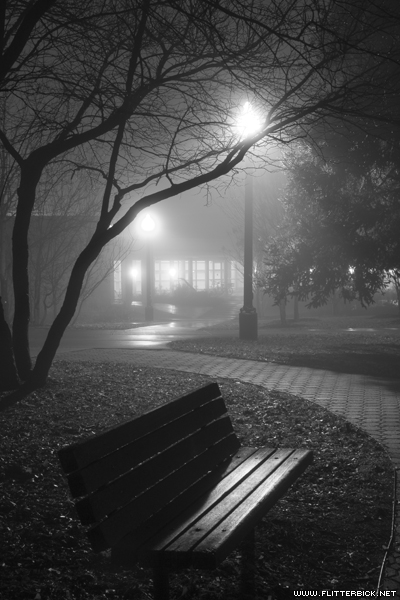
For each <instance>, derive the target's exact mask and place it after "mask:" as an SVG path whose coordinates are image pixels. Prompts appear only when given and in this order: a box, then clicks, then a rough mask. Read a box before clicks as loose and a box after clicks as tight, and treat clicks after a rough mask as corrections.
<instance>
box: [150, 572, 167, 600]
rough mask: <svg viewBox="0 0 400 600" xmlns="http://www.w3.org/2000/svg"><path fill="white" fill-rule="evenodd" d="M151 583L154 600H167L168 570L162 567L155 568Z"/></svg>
mask: <svg viewBox="0 0 400 600" xmlns="http://www.w3.org/2000/svg"><path fill="white" fill-rule="evenodd" d="M153 582H154V600H169V579H168V569H166V568H165V567H163V566H159V567H155V568H154V574H153Z"/></svg>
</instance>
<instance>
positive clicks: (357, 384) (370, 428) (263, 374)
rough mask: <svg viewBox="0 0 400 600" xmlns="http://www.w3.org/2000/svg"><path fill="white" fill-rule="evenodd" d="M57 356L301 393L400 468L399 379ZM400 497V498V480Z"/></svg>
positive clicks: (397, 584) (87, 354) (189, 357)
mask: <svg viewBox="0 0 400 600" xmlns="http://www.w3.org/2000/svg"><path fill="white" fill-rule="evenodd" d="M58 358H60V359H64V360H79V361H81V360H90V361H96V362H103V361H112V362H129V363H133V364H135V365H138V366H149V367H156V368H163V369H174V370H177V371H186V372H190V373H201V374H205V375H210V376H211V377H215V378H218V377H220V378H234V379H240V380H241V381H246V382H248V383H253V384H256V385H262V386H265V387H266V388H268V389H272V390H279V391H284V392H290V393H291V394H297V395H299V396H301V397H303V398H306V399H307V400H311V401H312V402H315V403H316V404H319V405H320V406H323V407H325V408H327V409H328V410H330V411H332V412H334V413H336V414H339V415H342V416H344V417H345V418H346V419H347V420H348V421H350V422H351V423H353V424H354V425H357V426H358V427H360V428H362V429H364V430H365V431H366V432H368V433H369V434H370V435H371V436H372V437H373V438H375V439H376V440H378V441H379V442H380V443H381V444H382V445H383V446H384V447H385V448H386V449H387V451H388V454H389V456H390V458H391V459H392V461H393V464H394V466H395V468H396V470H397V472H399V470H400V435H399V432H400V381H394V380H386V379H381V378H375V377H369V376H365V375H347V374H343V373H334V372H332V371H323V370H316V369H307V368H303V367H289V366H285V365H276V364H271V363H262V362H255V361H250V360H241V359H231V358H222V357H216V356H208V355H204V354H191V353H187V352H176V351H173V350H131V349H91V350H82V351H76V352H63V353H62V354H59V355H58ZM399 475H400V473H399ZM399 479H400V477H399ZM397 498H399V499H400V483H399V482H398V483H397ZM396 516H397V518H396V521H397V526H396V531H395V536H394V540H393V544H392V548H391V551H390V553H389V555H388V558H387V563H386V570H385V579H384V585H383V589H386V590H396V591H397V594H396V595H395V596H392V597H394V598H398V599H399V600H400V504H399V503H397V508H396Z"/></svg>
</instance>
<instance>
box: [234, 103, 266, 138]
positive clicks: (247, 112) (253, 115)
mask: <svg viewBox="0 0 400 600" xmlns="http://www.w3.org/2000/svg"><path fill="white" fill-rule="evenodd" d="M263 125H264V121H263V119H262V118H261V117H260V115H259V114H257V112H256V111H255V110H254V109H253V107H252V106H251V104H250V102H245V103H244V105H243V108H242V110H241V112H240V114H239V117H238V120H237V130H238V133H239V137H240V139H241V140H245V139H246V138H249V137H251V136H253V135H255V134H256V133H258V132H259V131H261V129H262V128H263Z"/></svg>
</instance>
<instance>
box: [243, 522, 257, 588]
mask: <svg viewBox="0 0 400 600" xmlns="http://www.w3.org/2000/svg"><path fill="white" fill-rule="evenodd" d="M240 549H241V554H242V573H241V579H240V598H241V599H242V600H250V599H252V598H254V596H255V578H254V575H255V562H256V552H255V534H254V529H253V531H252V532H251V533H250V534H249V535H248V536H247V537H246V538H245V539H244V540H243V542H242V544H241V548H240Z"/></svg>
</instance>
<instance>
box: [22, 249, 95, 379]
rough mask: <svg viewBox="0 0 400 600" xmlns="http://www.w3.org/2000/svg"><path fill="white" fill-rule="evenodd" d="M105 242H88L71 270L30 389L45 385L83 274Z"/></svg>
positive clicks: (76, 300)
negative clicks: (58, 310) (62, 299)
mask: <svg viewBox="0 0 400 600" xmlns="http://www.w3.org/2000/svg"><path fill="white" fill-rule="evenodd" d="M104 245H105V242H104V241H102V240H100V239H99V238H98V239H97V240H95V241H93V239H92V242H89V244H88V246H87V247H86V248H85V249H84V250H83V252H82V253H81V254H80V256H79V257H78V259H77V260H76V262H75V265H74V267H73V269H72V272H71V276H70V279H69V282H68V286H67V290H66V292H65V298H64V302H63V304H62V306H61V309H60V312H59V313H58V315H57V316H56V318H55V319H54V321H53V323H52V325H51V327H50V329H49V332H48V334H47V337H46V340H45V342H44V344H43V348H42V349H41V351H40V352H39V354H38V357H37V359H36V363H35V367H34V369H33V371H32V373H31V376H30V377H29V380H28V382H27V383H28V385H29V387H30V388H31V389H36V388H38V387H42V386H44V385H45V383H46V380H47V376H48V374H49V371H50V367H51V365H52V362H53V360H54V357H55V355H56V352H57V349H58V347H59V345H60V342H61V339H62V337H63V335H64V332H65V330H66V328H67V327H68V325H69V324H70V322H71V321H72V318H73V316H74V314H75V311H76V308H77V306H78V302H79V297H80V293H81V291H82V286H83V281H84V278H85V274H86V272H87V270H88V268H89V266H90V265H91V264H92V262H93V261H94V260H96V258H97V257H98V255H99V254H100V252H101V250H102V248H103V246H104Z"/></svg>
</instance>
